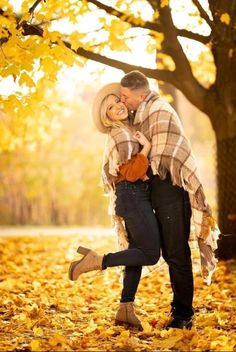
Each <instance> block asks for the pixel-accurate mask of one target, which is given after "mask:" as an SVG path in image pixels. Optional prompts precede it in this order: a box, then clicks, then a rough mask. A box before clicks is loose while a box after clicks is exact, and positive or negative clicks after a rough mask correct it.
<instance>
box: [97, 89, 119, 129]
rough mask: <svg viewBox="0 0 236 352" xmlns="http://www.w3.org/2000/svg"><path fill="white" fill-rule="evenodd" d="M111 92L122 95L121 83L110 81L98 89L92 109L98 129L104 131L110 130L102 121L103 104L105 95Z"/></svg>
mask: <svg viewBox="0 0 236 352" xmlns="http://www.w3.org/2000/svg"><path fill="white" fill-rule="evenodd" d="M109 94H114V95H116V96H118V97H120V83H109V84H107V85H105V86H104V87H102V88H101V89H100V90H99V91H98V93H97V95H96V96H95V98H94V102H93V110H92V115H93V121H94V123H95V125H96V127H97V129H98V130H99V131H100V132H102V133H108V132H109V128H108V127H106V126H104V125H103V123H102V121H101V104H102V102H103V100H104V99H105V97H106V96H107V95H109Z"/></svg>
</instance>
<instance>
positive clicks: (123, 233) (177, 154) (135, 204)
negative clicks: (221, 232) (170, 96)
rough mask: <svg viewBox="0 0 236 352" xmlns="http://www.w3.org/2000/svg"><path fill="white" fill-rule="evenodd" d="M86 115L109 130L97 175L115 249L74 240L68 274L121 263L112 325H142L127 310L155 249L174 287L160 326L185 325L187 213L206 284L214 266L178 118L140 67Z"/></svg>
mask: <svg viewBox="0 0 236 352" xmlns="http://www.w3.org/2000/svg"><path fill="white" fill-rule="evenodd" d="M93 118H94V122H95V125H96V127H97V128H98V130H99V131H100V132H102V133H106V134H107V135H108V140H107V145H106V150H105V154H104V162H103V169H102V180H103V184H104V188H105V190H106V191H107V192H109V194H110V197H111V201H112V204H113V217H114V220H115V222H116V225H117V226H116V228H117V229H118V236H119V242H120V244H121V247H120V248H121V249H122V250H120V251H118V252H115V253H107V254H103V255H100V254H97V253H96V252H95V251H93V250H91V249H87V248H84V247H82V246H80V247H79V248H78V252H79V253H80V254H82V255H83V257H82V259H80V260H78V261H75V262H72V263H71V265H70V268H69V277H70V279H71V280H77V279H78V277H79V276H80V275H81V274H82V273H86V272H89V271H92V270H105V269H106V268H108V267H114V266H124V267H125V272H124V277H123V289H122V293H121V299H120V305H119V308H118V311H117V313H116V317H115V323H116V324H127V325H129V326H132V327H135V328H137V329H142V324H141V321H140V320H139V318H138V317H137V315H136V313H135V310H134V300H135V294H136V291H137V288H138V284H139V281H140V278H141V273H142V267H143V266H152V265H156V263H157V262H158V260H159V258H160V253H161V254H162V257H163V258H164V259H165V261H166V263H167V264H168V266H169V274H170V282H171V287H172V291H173V300H172V302H171V319H170V321H169V323H168V324H167V328H170V327H173V328H180V329H182V328H187V329H190V328H191V326H192V317H193V313H194V311H193V307H192V301H193V273H192V262H191V252H190V248H189V243H188V240H189V235H190V219H191V216H192V217H193V221H194V223H195V230H196V235H197V238H198V243H199V248H200V251H201V259H202V273H203V277H204V280H205V281H206V282H208V283H209V280H210V277H211V275H212V272H213V271H214V269H215V265H216V259H215V257H214V250H215V249H216V236H215V228H214V221H212V217H211V211H210V207H209V206H208V204H207V202H206V199H205V195H204V191H203V187H202V184H201V182H200V180H199V177H198V174H197V167H196V162H195V159H194V157H193V154H192V150H191V146H190V143H189V141H188V139H187V138H186V136H185V134H184V131H183V127H182V125H181V122H180V119H179V117H178V115H177V113H176V112H175V111H174V109H173V108H172V107H171V106H170V104H168V103H167V102H165V101H164V100H163V99H162V98H161V97H160V96H159V94H158V93H156V92H154V91H151V90H150V88H149V82H148V80H147V78H146V77H145V76H144V75H143V74H142V73H141V72H139V71H131V72H129V73H128V74H126V75H125V76H124V77H123V78H122V80H121V82H120V83H111V84H108V85H106V86H104V87H103V88H102V89H100V91H99V92H98V93H97V95H96V97H95V100H94V104H93ZM122 222H124V227H122ZM124 228H125V229H124ZM153 275H158V273H155V274H153ZM157 294H158V292H157ZM157 309H158V307H157Z"/></svg>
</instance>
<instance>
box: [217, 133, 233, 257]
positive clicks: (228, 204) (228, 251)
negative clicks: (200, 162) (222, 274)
mask: <svg viewBox="0 0 236 352" xmlns="http://www.w3.org/2000/svg"><path fill="white" fill-rule="evenodd" d="M235 155H236V137H233V138H228V139H223V140H219V139H217V161H218V165H217V169H218V199H219V206H218V209H219V215H218V219H219V227H220V229H221V231H222V233H223V235H222V236H221V238H220V241H219V250H218V255H219V257H220V258H221V259H229V258H236V157H235Z"/></svg>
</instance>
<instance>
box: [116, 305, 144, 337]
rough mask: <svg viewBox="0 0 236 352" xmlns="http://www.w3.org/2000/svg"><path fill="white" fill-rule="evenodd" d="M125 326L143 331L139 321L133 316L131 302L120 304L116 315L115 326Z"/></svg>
mask: <svg viewBox="0 0 236 352" xmlns="http://www.w3.org/2000/svg"><path fill="white" fill-rule="evenodd" d="M125 324H128V325H130V326H133V327H135V328H138V330H143V327H142V324H141V321H140V320H139V319H138V317H137V316H136V314H135V311H134V303H133V302H126V303H120V306H119V308H118V311H117V313H116V318H115V325H125Z"/></svg>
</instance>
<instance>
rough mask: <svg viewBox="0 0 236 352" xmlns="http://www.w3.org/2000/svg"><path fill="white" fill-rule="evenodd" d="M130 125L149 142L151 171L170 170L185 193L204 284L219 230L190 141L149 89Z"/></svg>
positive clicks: (213, 263) (209, 273) (166, 106)
mask: <svg viewBox="0 0 236 352" xmlns="http://www.w3.org/2000/svg"><path fill="white" fill-rule="evenodd" d="M133 125H134V126H135V128H136V129H137V130H139V131H141V132H142V133H143V134H144V135H145V136H146V137H147V138H148V139H149V140H150V141H151V143H152V148H151V152H150V154H149V160H150V165H151V167H152V171H153V173H154V174H158V175H159V176H160V178H161V179H165V177H166V175H167V172H169V173H170V175H171V179H172V183H173V185H178V186H179V187H183V188H184V189H185V190H186V191H187V192H188V193H189V198H190V203H191V208H192V218H193V222H194V225H195V234H196V236H197V239H198V244H199V249H200V254H201V266H202V275H203V279H204V281H205V282H206V283H207V284H210V282H211V276H212V273H213V271H214V270H215V268H216V263H217V260H216V258H215V255H214V251H215V250H216V248H217V239H218V236H219V233H220V232H219V229H218V227H217V225H216V222H215V220H214V219H213V218H212V215H211V209H210V207H209V205H208V204H207V201H206V197H205V194H204V190H203V186H202V184H201V181H200V178H199V175H198V171H197V166H196V162H195V158H194V156H193V153H192V150H191V146H190V143H189V141H188V139H187V138H186V136H185V135H184V131H183V127H182V125H181V122H180V119H179V117H178V115H177V113H176V112H175V110H174V109H173V108H172V107H171V106H170V104H168V103H167V102H166V101H164V100H163V99H161V98H160V97H159V95H158V94H157V93H155V92H150V94H149V95H148V96H147V97H146V99H145V100H144V101H143V102H142V103H141V104H140V106H139V107H138V110H137V112H136V115H135V118H134V121H133Z"/></svg>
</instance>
